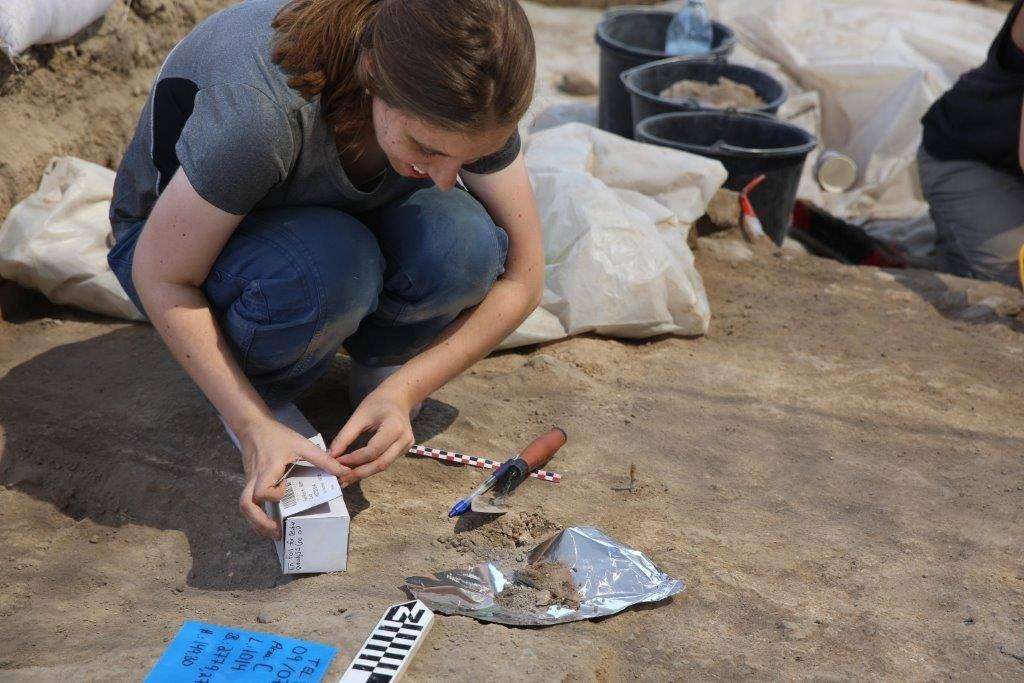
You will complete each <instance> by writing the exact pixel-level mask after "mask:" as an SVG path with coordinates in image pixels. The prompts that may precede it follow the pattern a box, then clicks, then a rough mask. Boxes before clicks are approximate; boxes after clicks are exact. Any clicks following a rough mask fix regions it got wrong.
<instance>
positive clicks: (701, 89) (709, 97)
mask: <svg viewBox="0 0 1024 683" xmlns="http://www.w3.org/2000/svg"><path fill="white" fill-rule="evenodd" d="M661 96H662V97H664V98H665V99H667V100H684V101H685V100H696V101H697V103H698V104H699V105H700V106H702V107H707V108H709V109H729V108H730V107H731V108H733V109H760V108H761V107H763V106H764V105H765V101H764V100H762V99H761V98H760V97H759V96H758V94H757V93H756V92H754V89H753V88H751V87H750V86H749V85H744V84H743V83H737V82H736V81H734V80H731V79H729V78H726V77H725V76H719V77H718V82H717V83H705V82H704V81H692V80H689V79H685V80H682V81H676V82H675V83H673V84H672V85H670V86H668V87H667V88H665V89H664V90H662V91H661Z"/></svg>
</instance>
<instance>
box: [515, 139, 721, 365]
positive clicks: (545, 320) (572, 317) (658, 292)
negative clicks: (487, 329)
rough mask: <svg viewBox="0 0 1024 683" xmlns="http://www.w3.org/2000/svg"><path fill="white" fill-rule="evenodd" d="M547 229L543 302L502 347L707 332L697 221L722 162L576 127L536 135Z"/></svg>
mask: <svg viewBox="0 0 1024 683" xmlns="http://www.w3.org/2000/svg"><path fill="white" fill-rule="evenodd" d="M526 164H527V168H528V169H529V171H530V177H531V179H532V181H533V185H534V191H535V193H536V195H537V203H538V206H539V207H540V212H541V223H542V225H543V226H544V252H545V256H546V272H545V283H546V291H545V293H544V299H543V301H542V302H541V306H540V308H538V309H537V310H536V311H535V312H534V313H533V315H531V316H530V318H529V319H527V321H526V322H525V323H524V324H523V325H522V326H521V327H520V329H519V330H517V331H516V332H515V333H513V334H512V335H511V336H510V337H509V338H508V339H506V340H505V342H504V343H503V344H502V348H509V347H512V346H519V345H522V344H529V343H535V342H540V341H549V340H551V339H558V338H561V337H564V336H570V335H575V334H580V333H583V332H597V333H599V334H605V335H609V336H616V337H630V338H638V337H649V336H654V335H658V334H666V333H677V334H691V335H697V334H704V333H705V332H706V331H707V329H708V323H709V320H710V311H709V309H708V300H707V294H706V293H705V291H704V285H703V282H702V281H701V278H700V274H699V273H698V272H697V269H696V267H695V266H694V263H693V253H692V252H691V251H690V248H689V247H688V246H687V244H686V236H687V234H688V231H689V229H690V225H691V224H692V223H693V222H694V221H696V220H697V219H698V218H700V216H701V215H703V214H704V210H705V208H706V207H707V204H708V201H709V200H710V199H711V196H712V195H713V194H714V193H715V191H716V190H718V188H719V187H721V186H722V184H723V183H724V182H725V178H726V173H725V168H724V167H723V166H722V165H721V164H720V163H719V162H717V161H714V160H712V159H706V158H704V157H700V156H696V155H693V154H687V153H686V152H680V151H677V150H671V149H666V148H663V147H655V146H652V145H645V144H642V143H638V142H633V141H631V140H626V139H624V138H621V137H618V136H616V135H612V134H611V133H606V132H604V131H600V130H597V129H596V128H593V127H590V126H587V125H584V124H581V123H569V124H565V125H563V126H558V127H556V128H551V129H548V130H544V131H542V132H539V133H535V134H533V135H532V136H530V137H529V138H528V140H527V143H526Z"/></svg>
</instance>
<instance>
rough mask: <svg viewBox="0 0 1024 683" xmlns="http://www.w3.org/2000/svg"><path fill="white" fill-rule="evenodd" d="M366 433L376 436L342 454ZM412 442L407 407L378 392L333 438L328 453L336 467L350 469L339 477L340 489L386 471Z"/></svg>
mask: <svg viewBox="0 0 1024 683" xmlns="http://www.w3.org/2000/svg"><path fill="white" fill-rule="evenodd" d="M369 431H372V432H375V433H374V435H373V437H372V438H371V439H370V441H369V442H368V443H367V444H366V445H365V446H363V447H362V448H357V449H356V450H354V451H352V452H351V453H348V454H345V451H346V450H348V448H349V446H351V445H352V442H354V441H355V440H356V439H357V438H359V436H360V435H361V434H363V433H365V432H369ZM413 441H414V439H413V435H412V424H411V423H410V422H409V406H408V405H406V404H405V402H403V401H401V400H399V399H398V398H396V397H394V396H391V395H389V394H388V393H386V392H383V391H381V390H380V389H378V390H377V391H374V392H372V393H371V394H369V395H368V396H367V397H366V398H364V399H363V402H362V403H360V404H359V407H358V408H356V411H355V412H354V413H352V417H350V418H349V419H348V422H346V423H345V426H344V427H342V428H341V431H340V432H338V435H337V436H336V437H334V441H333V442H331V448H330V451H329V452H330V454H331V456H333V457H335V458H337V459H338V462H339V463H341V464H342V465H344V466H345V467H346V468H351V470H349V471H347V472H346V473H345V474H344V475H342V476H341V477H340V479H341V483H342V485H343V486H347V485H348V484H352V483H355V482H357V481H359V480H360V479H365V478H366V477H368V476H370V475H371V474H376V473H378V472H383V471H384V470H386V469H387V468H388V467H389V466H390V465H391V463H393V462H394V461H395V459H396V458H398V456H400V455H402V454H403V453H405V452H406V451H408V450H409V447H410V446H412V444H413Z"/></svg>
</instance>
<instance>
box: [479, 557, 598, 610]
mask: <svg viewBox="0 0 1024 683" xmlns="http://www.w3.org/2000/svg"><path fill="white" fill-rule="evenodd" d="M495 601H496V602H497V603H498V604H499V605H501V606H502V607H504V608H506V609H509V610H514V611H531V610H534V609H536V608H538V607H547V606H548V605H562V606H564V607H568V608H569V609H579V606H580V593H579V591H578V590H577V589H576V585H575V584H574V583H573V580H572V572H571V571H570V570H569V568H568V567H566V566H565V565H564V564H560V563H558V562H538V563H537V564H528V565H526V566H525V567H523V568H522V569H519V570H517V571H516V572H515V573H514V574H513V575H512V582H511V583H509V584H508V585H506V586H505V588H504V590H502V591H501V592H500V593H498V595H497V596H496V597H495Z"/></svg>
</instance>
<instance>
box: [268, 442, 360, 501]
mask: <svg viewBox="0 0 1024 683" xmlns="http://www.w3.org/2000/svg"><path fill="white" fill-rule="evenodd" d="M309 445H310V448H308V449H306V450H304V451H303V453H302V458H303V459H304V460H306V461H307V462H309V463H311V464H313V465H316V466H317V467H319V468H320V469H322V470H326V471H328V472H330V473H331V474H333V475H334V476H336V477H342V476H344V475H346V474H348V471H349V468H348V467H345V466H344V465H342V464H340V463H339V462H338V461H337V460H335V459H334V458H332V457H331V456H330V455H328V453H327V451H324V450H323V449H321V448H320V447H319V446H317V445H316V444H313V443H310V444H309ZM281 488H282V489H283V488H284V487H281ZM282 495H284V491H283V490H282Z"/></svg>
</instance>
